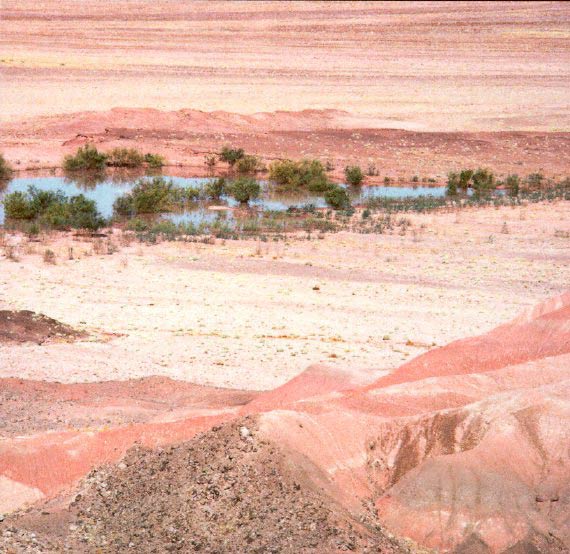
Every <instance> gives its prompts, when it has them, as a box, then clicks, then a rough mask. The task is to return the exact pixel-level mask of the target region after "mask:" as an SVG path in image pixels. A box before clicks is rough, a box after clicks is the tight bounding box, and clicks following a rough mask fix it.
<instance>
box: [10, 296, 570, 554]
mask: <svg viewBox="0 0 570 554" xmlns="http://www.w3.org/2000/svg"><path fill="white" fill-rule="evenodd" d="M374 375H377V374H375V373H371V372H343V371H339V370H332V369H328V368H325V367H322V366H315V367H312V368H309V369H308V370H307V371H306V372H305V373H303V374H301V375H300V376H298V377H297V378H295V379H293V380H292V381H291V382H289V383H287V384H286V385H284V386H283V387H280V388H278V389H276V390H275V391H269V392H267V393H262V394H259V395H257V396H255V397H254V398H253V399H251V400H249V403H247V404H246V405H243V406H241V407H238V405H239V402H234V406H235V407H233V408H231V409H229V410H223V409H220V407H219V401H221V400H222V399H221V397H219V396H217V397H216V398H217V402H218V404H217V406H216V409H215V410H214V409H212V410H210V411H208V413H204V411H203V410H204V404H202V406H201V408H200V409H201V410H202V411H199V410H198V408H196V410H198V411H195V412H192V409H191V408H190V407H189V405H187V406H186V407H185V410H184V412H183V413H184V416H183V417H182V416H181V417H179V418H178V419H177V418H176V417H171V419H170V420H169V421H160V422H156V421H155V422H149V421H145V422H141V423H137V424H135V425H131V426H120V427H117V428H114V429H108V430H99V431H89V432H88V433H80V432H78V431H74V432H60V433H57V434H55V433H54V434H51V435H40V436H37V437H25V438H23V439H18V438H16V437H14V438H12V439H10V440H8V441H4V442H3V443H2V445H1V446H0V476H4V478H6V479H5V483H8V485H6V484H5V486H6V487H7V486H12V487H16V486H18V487H22V486H24V487H27V488H26V489H25V490H26V491H27V492H28V493H29V494H28V496H29V499H31V500H34V499H35V498H37V494H36V492H35V491H37V490H39V491H41V492H42V493H43V494H44V495H47V496H50V495H54V494H56V493H57V492H58V491H61V490H62V489H63V488H65V487H68V486H70V485H71V484H73V483H74V482H75V481H76V480H77V479H78V478H79V477H81V475H83V474H85V473H86V472H87V471H88V470H89V469H90V468H91V467H93V466H94V465H97V464H100V463H102V462H104V461H109V460H111V461H112V460H117V459H119V458H120V457H121V456H122V454H123V453H124V451H125V450H126V448H128V446H129V445H130V444H132V443H134V442H142V443H143V444H147V445H151V446H156V445H159V444H166V443H169V442H176V441H180V440H183V439H186V438H189V437H191V436H193V435H194V434H195V433H196V432H198V431H200V430H203V429H207V428H208V427H210V426H212V425H214V424H215V423H217V422H219V421H223V420H227V419H229V418H234V417H238V416H240V415H244V414H258V419H259V425H260V429H261V433H262V434H263V435H265V436H266V437H267V438H269V439H271V440H274V441H276V442H277V443H279V444H280V445H282V446H283V448H284V449H285V450H286V451H287V452H288V453H289V454H290V456H291V459H292V461H293V462H294V463H295V464H296V465H297V467H298V469H299V471H302V472H303V473H304V474H305V477H307V476H308V477H309V479H310V480H311V481H312V483H313V485H314V486H315V487H317V488H319V489H321V490H324V492H326V493H327V494H329V495H330V496H332V497H333V498H334V499H335V500H336V501H338V502H340V503H341V504H342V505H343V506H344V507H346V508H347V509H348V510H349V511H350V512H352V513H354V514H359V513H362V511H363V510H364V509H365V508H364V507H368V508H369V509H372V510H373V511H375V512H376V513H377V515H378V518H379V520H380V521H381V522H382V524H383V525H385V526H386V527H387V528H388V529H389V530H390V531H392V532H393V533H394V534H396V535H400V536H408V537H410V538H412V539H413V540H415V541H416V542H418V543H419V544H421V545H425V546H427V547H431V548H436V549H439V550H440V551H442V552H452V551H455V552H497V553H502V552H509V553H512V552H563V551H565V549H567V548H568V547H569V546H570V518H569V517H568V514H569V513H570V293H567V294H565V295H562V296H560V297H558V298H556V299H553V300H550V301H548V302H545V303H543V304H541V305H540V306H538V307H536V308H535V309H533V310H530V311H529V312H527V313H525V314H523V315H521V316H520V317H518V318H517V319H515V320H514V321H512V322H511V323H508V324H505V325H502V326H500V327H498V328H497V329H495V330H493V331H491V332H490V333H487V334H485V335H482V336H480V337H475V338H471V339H465V340H460V341H456V342H454V343H452V344H450V345H448V346H446V347H443V348H439V349H436V350H433V351H430V352H428V353H426V354H424V355H423V356H420V357H418V358H416V359H415V360H412V361H410V362H409V363H407V364H404V365H403V366H401V367H400V368H399V369H397V370H396V371H394V372H393V373H391V374H389V375H385V376H382V377H380V378H377V379H376V380H374V381H373V382H371V381H372V380H373V379H374ZM82 386H86V387H88V386H87V385H82ZM99 386H101V385H99ZM189 404H191V402H189ZM180 414H182V412H180ZM46 468H47V469H46ZM10 484H11V485H10ZM0 486H2V481H0ZM34 495H36V496H34ZM23 497H26V495H25V494H23ZM537 548H538V550H537ZM533 549H535V550H533Z"/></svg>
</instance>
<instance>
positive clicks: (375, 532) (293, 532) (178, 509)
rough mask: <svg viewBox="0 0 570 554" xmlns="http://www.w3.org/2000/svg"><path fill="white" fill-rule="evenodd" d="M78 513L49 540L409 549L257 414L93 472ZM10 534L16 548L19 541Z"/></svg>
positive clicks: (79, 548)
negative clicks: (370, 520) (291, 450)
mask: <svg viewBox="0 0 570 554" xmlns="http://www.w3.org/2000/svg"><path fill="white" fill-rule="evenodd" d="M71 512H72V513H73V516H74V518H73V521H74V523H72V524H71V525H70V526H68V528H69V529H70V530H71V532H70V533H69V534H68V536H67V537H61V536H60V537H56V538H54V537H53V534H52V537H51V538H50V539H47V537H46V542H45V545H46V548H48V547H49V548H52V549H54V550H55V551H63V550H64V549H68V550H69V551H72V552H126V551H130V550H131V549H132V551H133V552H139V553H147V552H149V553H150V552H203V553H220V552H224V553H240V554H241V553H243V552H251V553H255V552H259V553H262V552H263V553H272V552H273V553H291V554H293V553H295V554H297V553H309V552H312V553H319V554H320V553H322V554H326V553H336V552H343V551H351V552H361V553H365V552H370V553H372V552H383V553H386V554H390V553H394V554H395V553H404V552H410V550H409V549H408V548H407V547H405V546H403V545H400V544H399V543H398V542H397V541H396V540H393V539H390V538H388V537H387V536H386V535H385V534H384V533H383V531H382V530H381V528H379V527H377V526H376V527H374V526H366V525H364V524H362V523H357V522H355V521H352V520H351V518H350V517H349V516H348V515H347V514H346V513H345V512H344V510H342V509H341V508H340V507H338V506H334V505H332V503H331V501H330V500H329V499H327V498H326V497H324V496H323V495H319V494H317V493H316V492H314V491H312V490H311V489H310V488H308V487H307V486H306V484H305V483H304V482H303V472H302V471H300V469H299V468H298V467H297V468H295V470H294V471H293V469H292V464H291V461H290V459H289V458H288V457H286V456H285V455H284V453H283V451H282V450H280V449H279V447H277V446H276V445H275V444H272V443H271V442H269V441H267V440H264V439H263V438H261V437H259V436H258V434H257V430H256V428H255V422H254V420H252V419H251V418H246V419H244V420H241V421H240V422H234V423H232V424H226V425H223V426H218V427H214V428H213V429H212V430H211V431H209V432H207V433H203V434H202V435H199V436H198V437H196V438H195V439H194V440H192V441H190V442H188V443H183V444H181V445H178V446H173V447H169V448H167V449H164V450H154V451H153V450H148V449H144V448H139V447H135V448H133V449H131V450H130V451H129V452H128V454H127V456H126V457H125V458H124V460H123V461H122V463H121V464H119V465H118V466H109V467H106V468H102V469H100V470H98V471H94V472H92V473H91V474H90V475H89V476H88V477H87V479H86V480H85V481H84V483H83V488H82V489H81V493H80V494H78V495H77V496H76V498H75V500H74V501H73V503H72V506H71ZM14 523H15V522H14ZM49 527H50V525H49V524H47V525H45V524H44V528H49ZM0 540H1V539H0ZM11 540H12V543H14V542H15V541H16V540H17V541H19V543H20V544H21V543H22V542H24V543H26V540H27V538H26V535H25V533H19V534H16V535H15V536H14V538H13V539H11ZM36 540H40V542H41V541H42V540H43V539H42V538H41V537H40V538H39V539H36ZM48 540H49V542H48ZM6 542H7V544H5V547H6V548H8V547H9V546H10V545H11V543H10V542H9V541H6ZM0 545H1V543H0Z"/></svg>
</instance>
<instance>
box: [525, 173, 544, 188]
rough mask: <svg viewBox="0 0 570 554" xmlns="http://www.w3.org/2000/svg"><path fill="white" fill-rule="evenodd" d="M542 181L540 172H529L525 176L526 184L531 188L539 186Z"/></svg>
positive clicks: (542, 176)
mask: <svg viewBox="0 0 570 554" xmlns="http://www.w3.org/2000/svg"><path fill="white" fill-rule="evenodd" d="M543 181H544V175H543V174H542V173H531V174H530V175H528V176H527V178H526V182H527V184H528V186H529V187H532V188H540V186H541V185H542V183H543Z"/></svg>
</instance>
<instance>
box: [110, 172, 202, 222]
mask: <svg viewBox="0 0 570 554" xmlns="http://www.w3.org/2000/svg"><path fill="white" fill-rule="evenodd" d="M199 196H200V189H197V188H194V187H180V186H177V185H175V184H174V183H173V182H172V181H167V180H166V179H164V178H162V177H154V178H152V179H139V180H138V181H137V183H136V184H135V186H134V187H133V189H132V190H131V191H130V192H127V193H126V194H123V195H122V196H119V198H117V199H116V200H115V203H114V204H113V209H114V211H115V213H117V214H118V215H123V216H133V215H138V214H153V213H161V212H170V211H172V210H175V209H180V208H183V207H184V206H185V205H187V204H189V203H191V202H195V201H196V200H198V198H199Z"/></svg>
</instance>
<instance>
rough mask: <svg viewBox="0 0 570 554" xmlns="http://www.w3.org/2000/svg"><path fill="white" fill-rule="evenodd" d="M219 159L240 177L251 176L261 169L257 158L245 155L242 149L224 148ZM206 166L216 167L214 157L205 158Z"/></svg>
mask: <svg viewBox="0 0 570 554" xmlns="http://www.w3.org/2000/svg"><path fill="white" fill-rule="evenodd" d="M219 158H220V160H222V161H224V162H226V163H227V164H228V165H229V166H230V167H231V168H232V169H235V171H236V172H237V173H239V174H240V175H253V174H255V173H256V172H257V171H259V170H261V169H262V166H261V161H260V159H259V158H258V157H257V156H253V155H251V154H246V153H245V151H244V149H243V148H230V147H229V146H224V147H223V148H222V151H221V152H220V154H219ZM206 165H207V166H208V167H210V168H213V167H214V166H215V165H216V158H215V156H212V155H210V156H206Z"/></svg>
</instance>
